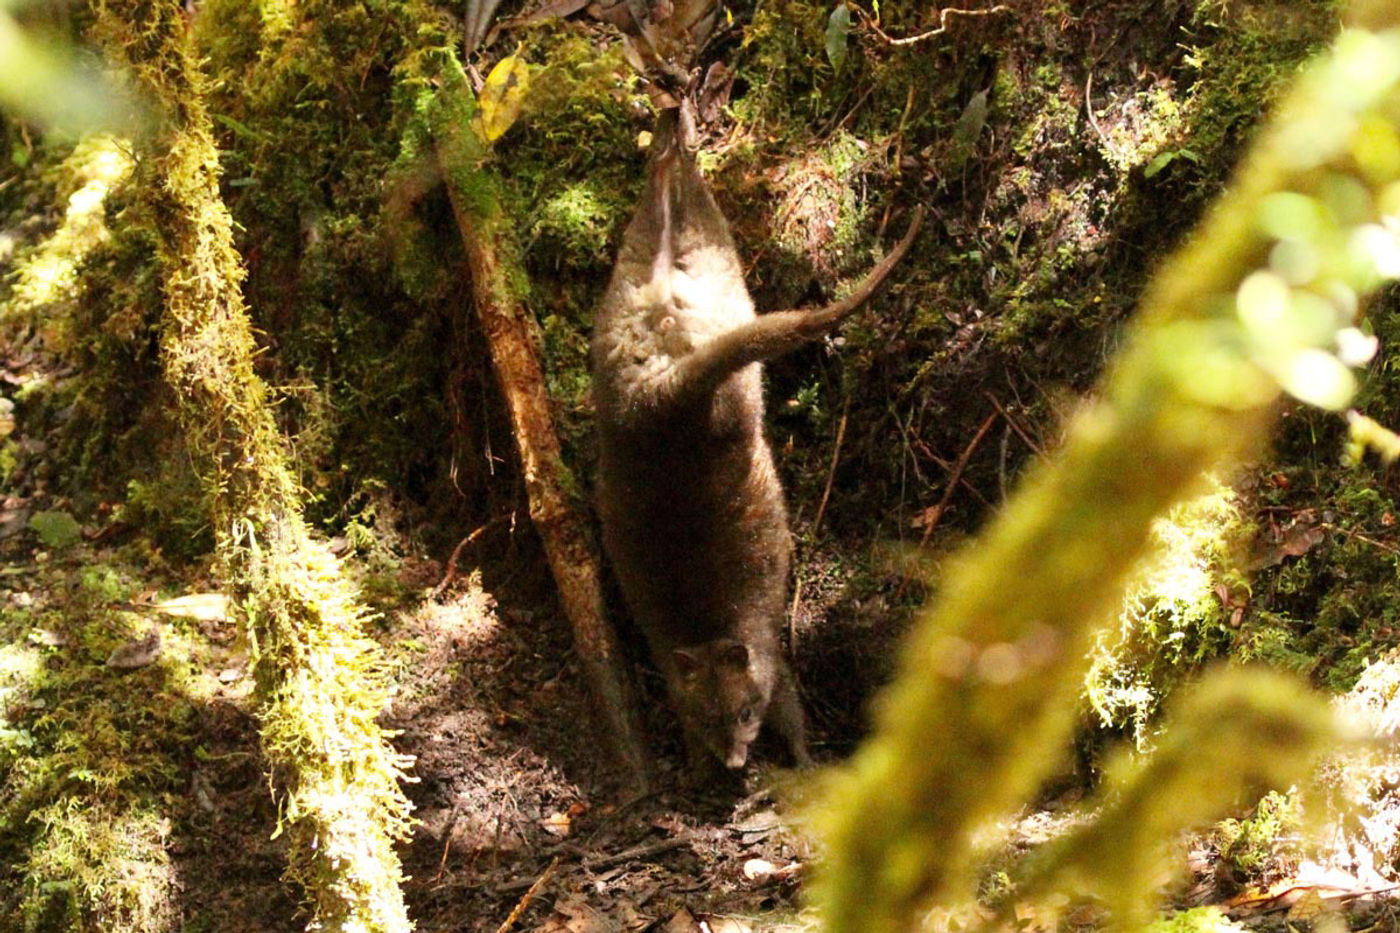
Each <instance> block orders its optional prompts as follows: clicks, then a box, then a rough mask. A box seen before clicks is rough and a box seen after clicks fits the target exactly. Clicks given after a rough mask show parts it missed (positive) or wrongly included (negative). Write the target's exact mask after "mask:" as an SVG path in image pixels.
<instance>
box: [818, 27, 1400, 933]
mask: <svg viewBox="0 0 1400 933" xmlns="http://www.w3.org/2000/svg"><path fill="white" fill-rule="evenodd" d="M1372 7H1373V9H1372V10H1371V11H1370V14H1369V15H1370V19H1369V20H1368V24H1369V25H1371V26H1372V28H1373V29H1375V30H1376V31H1366V30H1361V29H1356V30H1352V31H1349V32H1346V33H1343V35H1342V36H1341V38H1340V40H1339V41H1338V43H1337V45H1336V48H1335V50H1334V52H1333V53H1332V55H1331V56H1329V57H1327V58H1326V59H1324V60H1323V61H1321V62H1320V63H1319V64H1318V65H1316V66H1314V67H1313V68H1312V69H1311V70H1310V71H1309V72H1308V73H1307V74H1306V75H1305V76H1304V77H1303V79H1302V80H1301V81H1300V84H1299V87H1298V89H1297V90H1296V91H1295V92H1294V94H1293V95H1292V96H1291V97H1290V98H1289V99H1288V101H1287V102H1286V104H1285V106H1284V107H1283V108H1282V110H1281V112H1280V114H1279V116H1278V118H1277V120H1276V122H1275V124H1274V126H1273V128H1272V129H1271V130H1270V131H1269V132H1268V133H1267V134H1266V135H1265V136H1264V138H1263V139H1262V140H1261V142H1260V144H1259V145H1258V146H1257V147H1256V149H1255V151H1254V152H1253V153H1252V155H1251V157H1250V158H1249V159H1248V160H1247V162H1246V163H1245V165H1244V166H1243V167H1242V169H1241V171H1240V172H1239V174H1238V177H1237V178H1236V181H1235V184H1234V186H1233V188H1232V190H1231V192H1230V194H1229V195H1228V196H1227V197H1226V199H1225V200H1224V201H1223V202H1222V203H1221V204H1220V205H1219V206H1218V208H1217V209H1216V210H1215V212H1214V213H1213V214H1212V215H1211V217H1210V218H1209V219H1208V221H1207V222H1206V223H1205V224H1204V226H1203V227H1202V228H1201V230H1200V231H1199V232H1198V233H1197V235H1196V236H1195V237H1194V239H1193V240H1192V241H1191V242H1190V243H1189V244H1188V245H1187V246H1186V247H1185V248H1184V249H1183V250H1182V251H1181V252H1180V253H1179V254H1178V255H1176V256H1175V257H1174V258H1173V259H1172V260H1171V262H1169V263H1168V264H1167V265H1166V266H1165V267H1164V268H1163V270H1162V271H1161V273H1160V274H1159V276H1158V277H1157V279H1156V280H1155V283H1154V285H1153V287H1152V288H1150V289H1149V291H1148V293H1147V295H1146V296H1145V298H1144V309H1143V322H1142V326H1141V327H1140V328H1139V329H1138V331H1137V333H1136V336H1135V337H1134V338H1133V339H1132V341H1131V342H1130V344H1129V347H1128V349H1127V351H1126V352H1125V354H1124V355H1123V357H1122V358H1121V359H1120V360H1119V362H1118V363H1117V365H1116V366H1115V367H1114V369H1113V371H1112V372H1111V374H1110V375H1109V377H1108V379H1107V381H1106V383H1105V386H1104V389H1103V391H1102V394H1101V398H1100V399H1099V401H1097V402H1096V403H1094V404H1092V405H1091V406H1089V407H1088V408H1087V409H1086V410H1085V411H1084V412H1083V413H1082V414H1081V415H1080V416H1079V417H1078V419H1077V420H1076V422H1075V423H1074V425H1073V428H1072V431H1071V433H1070V436H1069V439H1068V441H1067V443H1066V446H1065V448H1064V450H1063V451H1062V452H1061V453H1060V454H1059V456H1057V457H1056V458H1054V460H1053V462H1051V463H1049V464H1046V465H1044V466H1042V467H1041V468H1039V469H1038V470H1037V471H1036V472H1035V473H1034V475H1032V476H1031V477H1030V478H1029V480H1028V482H1027V487H1026V488H1025V489H1024V490H1023V492H1022V494H1021V495H1019V496H1017V497H1016V498H1015V500H1014V501H1013V502H1011V503H1010V504H1009V505H1008V507H1007V508H1006V510H1005V511H1004V512H1003V513H1002V514H1001V516H1000V517H999V519H998V521H997V522H996V523H995V525H994V526H993V527H992V528H991V529H990V530H989V531H988V533H987V534H986V535H985V537H984V538H983V539H982V541H981V542H980V543H979V544H978V546H977V547H976V548H975V549H973V550H972V551H970V552H969V554H968V555H967V556H966V557H965V558H964V559H963V562H962V566H961V567H959V568H958V572H957V573H955V574H952V575H951V576H950V579H949V582H948V584H947V586H946V588H945V590H944V592H943V594H942V596H941V599H940V601H939V603H938V604H937V606H936V607H935V608H934V609H933V610H932V611H931V612H930V613H929V614H928V615H927V616H926V618H925V619H924V620H923V622H922V624H920V626H919V627H918V629H917V631H916V632H915V633H914V635H913V638H912V640H911V642H910V644H909V645H908V646H907V647H906V650H905V653H904V657H903V663H902V673H901V675H900V677H899V679H898V681H897V682H896V683H895V684H894V685H893V687H892V688H890V689H889V690H888V691H887V693H886V694H885V695H884V696H883V698H882V700H881V702H880V704H879V707H878V710H877V733H876V735H875V736H874V737H873V738H872V739H871V740H870V741H869V742H868V743H867V744H866V745H865V746H863V747H862V749H861V750H860V752H859V753H858V754H857V755H856V757H855V759H854V761H853V762H852V764H851V766H850V767H849V768H848V769H847V770H846V771H844V772H843V773H842V774H840V775H839V776H837V777H836V778H834V779H833V782H832V786H831V787H830V788H829V791H828V794H827V801H828V802H827V804H826V808H825V810H824V811H823V813H822V822H823V828H824V830H825V834H826V837H827V840H828V842H829V844H830V852H831V857H830V862H829V864H828V865H827V866H826V869H825V871H824V872H823V873H822V875H821V878H820V880H819V883H818V887H817V892H816V893H817V899H818V900H819V902H820V904H821V906H822V907H823V908H824V910H825V923H826V928H827V929H829V930H834V931H842V933H844V931H855V930H860V931H866V933H872V931H873V933H881V931H894V930H904V929H910V928H912V927H914V926H916V925H917V922H916V920H915V919H914V918H915V916H916V915H917V911H918V910H919V908H920V907H921V906H923V905H925V904H927V903H928V902H929V901H930V900H931V899H934V898H938V897H941V896H947V895H950V894H957V893H960V892H959V891H958V888H959V887H960V885H962V884H965V883H966V881H967V880H968V879H967V876H966V872H967V869H966V865H967V864H968V860H969V859H968V856H969V853H970V852H971V846H972V843H971V835H972V831H973V830H974V829H976V828H977V827H979V826H981V825H982V824H984V822H985V821H986V820H988V819H990V818H995V817H997V816H1000V815H1002V814H1004V813H1005V812H1006V811H1007V810H1008V809H1009V808H1010V807H1012V806H1014V805H1015V804H1016V803H1017V802H1018V801H1020V800H1023V799H1024V798H1025V796H1026V795H1027V794H1029V793H1030V792H1031V791H1032V790H1033V789H1034V788H1035V786H1036V784H1037V782H1039V781H1041V780H1043V779H1044V778H1045V777H1046V776H1047V775H1048V774H1049V773H1050V772H1051V771H1053V769H1054V768H1055V767H1056V766H1057V764H1058V761H1059V756H1060V751H1061V749H1062V748H1063V747H1064V744H1065V740H1066V738H1067V736H1068V733H1069V730H1070V728H1071V725H1072V720H1073V715H1074V711H1075V708H1076V705H1075V702H1074V700H1075V695H1076V693H1077V692H1078V690H1079V689H1080V685H1081V683H1082V680H1083V675H1084V668H1085V665H1086V659H1087V657H1088V655H1089V649H1090V646H1091V643H1092V638H1093V636H1094V633H1095V632H1096V630H1097V628H1098V626H1099V625H1100V624H1102V622H1103V621H1104V620H1105V619H1106V617H1107V616H1108V615H1109V614H1110V613H1111V612H1112V609H1113V608H1114V607H1115V606H1116V605H1117V603H1118V601H1119V600H1120V599H1121V596H1122V588H1123V585H1124V581H1125V579H1126V576H1127V574H1128V572H1129V570H1130V569H1131V567H1132V566H1133V563H1134V561H1135V560H1136V559H1137V558H1138V556H1139V555H1140V554H1141V553H1142V551H1143V548H1144V545H1145V543H1146V541H1147V538H1148V531H1149V527H1150V523H1151V522H1152V520H1153V519H1154V517H1156V516H1158V515H1160V514H1162V513H1163V512H1164V511H1165V510H1166V509H1167V508H1169V507H1170V506H1171V505H1173V504H1174V503H1176V502H1179V501H1181V500H1182V499H1183V498H1184V497H1185V496H1186V495H1188V494H1189V493H1190V492H1191V491H1192V490H1193V489H1194V488H1196V484H1197V483H1198V480H1199V477H1200V475H1201V473H1202V472H1203V471H1204V470H1207V469H1210V468H1218V467H1220V466H1221V465H1222V464H1226V463H1229V462H1232V461H1234V460H1236V459H1238V458H1239V457H1240V456H1241V455H1243V454H1246V453H1250V452H1253V451H1256V450H1257V449H1258V448H1259V445H1260V444H1261V442H1262V441H1263V440H1264V438H1265V437H1266V435H1267V432H1268V429H1269V427H1270V425H1271V423H1272V421H1273V415H1274V412H1275V410H1276V407H1277V400H1278V398H1279V397H1280V390H1281V389H1286V390H1287V391H1289V392H1291V393H1292V394H1294V395H1295V396H1298V397H1299V398H1302V399H1303V400H1305V401H1312V402H1316V403H1318V404H1321V405H1324V406H1326V407H1332V408H1337V407H1341V406H1342V405H1344V404H1345V403H1346V401H1347V400H1348V398H1349V397H1350V392H1351V388H1352V377H1351V374H1350V371H1349V370H1348V369H1347V368H1346V366H1345V365H1343V364H1344V362H1351V363H1355V362H1358V361H1359V360H1360V359H1363V358H1364V354H1363V353H1354V352H1352V350H1350V349H1349V345H1354V344H1356V343H1357V341H1362V342H1364V337H1362V335H1361V334H1359V332H1357V331H1355V330H1354V329H1351V324H1352V319H1353V317H1354V315H1355V312H1356V303H1357V296H1358V294H1360V293H1362V292H1364V291H1366V290H1368V289H1370V288H1373V287H1375V286H1376V285H1377V284H1379V282H1380V281H1382V280H1383V279H1385V278H1394V277H1396V276H1397V275H1400V262H1397V261H1396V258H1395V257H1396V256H1400V245H1397V242H1396V239H1395V232H1394V225H1395V218H1396V216H1400V11H1397V10H1396V8H1394V7H1393V5H1389V6H1388V5H1384V4H1373V5H1372ZM1382 27H1384V28H1385V29H1387V30H1388V31H1380V29H1381V28H1382ZM1334 354H1335V355H1334Z"/></svg>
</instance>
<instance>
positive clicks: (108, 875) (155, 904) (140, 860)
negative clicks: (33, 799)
mask: <svg viewBox="0 0 1400 933" xmlns="http://www.w3.org/2000/svg"><path fill="white" fill-rule="evenodd" d="M29 818H30V820H31V821H33V822H34V823H36V824H38V826H39V827H40V828H39V831H38V836H37V839H36V841H35V843H34V846H33V848H32V849H31V851H30V856H29V861H28V865H27V872H26V883H25V892H24V904H23V907H22V911H23V915H24V921H25V929H26V930H34V931H45V930H53V931H58V930H69V929H71V930H87V929H97V928H100V929H102V930H103V931H106V933H163V931H167V930H174V929H176V928H177V924H178V919H179V910H178V907H177V901H176V894H177V892H178V889H179V881H178V878H177V877H176V874H175V870H174V867H173V866H172V865H171V864H170V856H169V853H168V852H167V851H166V841H167V837H168V836H169V834H170V821H169V819H167V818H166V817H165V816H163V815H162V814H161V813H160V812H158V811H157V810H155V809H154V808H151V807H149V806H133V807H129V808H126V809H113V808H112V806H111V805H109V804H107V803H97V802H92V801H79V800H75V799H71V798H70V799H65V800H61V801H58V802H55V803H53V804H50V805H49V806H46V807H44V808H42V809H40V810H37V811H35V812H34V813H32V814H31V815H30V817H29ZM94 923H95V924H96V925H94Z"/></svg>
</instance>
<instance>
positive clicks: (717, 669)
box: [671, 638, 773, 768]
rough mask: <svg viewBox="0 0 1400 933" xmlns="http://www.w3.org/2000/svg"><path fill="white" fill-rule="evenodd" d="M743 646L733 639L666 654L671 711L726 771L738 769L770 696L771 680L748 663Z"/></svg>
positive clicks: (766, 707) (746, 649)
mask: <svg viewBox="0 0 1400 933" xmlns="http://www.w3.org/2000/svg"><path fill="white" fill-rule="evenodd" d="M751 660H752V659H751V658H750V657H749V649H748V646H747V645H745V644H744V643H743V642H742V641H738V640H737V639H733V638H717V639H715V640H714V641H710V642H705V643H704V644H700V645H692V646H690V647H686V648H677V649H676V650H675V651H673V652H672V653H671V663H672V666H673V668H674V670H673V673H672V676H671V694H672V696H673V697H674V699H675V701H676V705H677V707H678V709H677V712H678V713H679V714H680V716H681V718H682V719H683V720H684V721H685V722H686V723H687V724H688V725H689V727H690V729H691V730H692V731H693V732H694V733H695V735H696V737H697V738H699V739H701V740H702V741H703V742H704V743H705V747H706V748H707V749H709V750H710V752H711V753H712V754H714V756H715V757H716V758H718V759H719V760H720V761H722V762H724V764H725V766H726V767H729V768H742V767H743V766H744V763H745V762H746V761H748V757H749V746H750V745H752V744H753V742H754V740H755V739H757V738H758V729H759V726H761V725H762V724H763V717H764V715H765V714H766V713H767V712H768V701H769V699H770V698H771V697H772V694H773V684H772V683H771V678H764V677H762V676H760V675H761V672H760V671H759V670H756V666H755V665H754V664H752V663H751Z"/></svg>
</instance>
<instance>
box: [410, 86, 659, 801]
mask: <svg viewBox="0 0 1400 933" xmlns="http://www.w3.org/2000/svg"><path fill="white" fill-rule="evenodd" d="M458 77H460V74H459V75H458ZM445 83H446V87H445V88H443V89H442V90H441V91H440V92H438V94H437V95H436V97H435V99H434V101H433V104H432V106H431V107H430V108H429V111H428V113H429V122H428V127H427V132H428V133H429V134H430V135H431V136H432V144H433V147H434V151H435V152H436V156H437V162H438V169H439V171H440V173H441V175H442V178H443V180H444V181H445V183H446V186H447V194H448V197H449V199H450V200H451V202H452V211H453V214H454V215H455V217H456V220H457V227H458V230H459V231H460V233H461V238H462V246H463V249H464V251H465V252H466V256H467V263H468V265H469V267H470V272H471V290H472V300H473V303H474V305H475V308H476V314H477V317H478V318H479V319H480V321H481V327H482V331H483V332H484V333H485V335H486V342H487V346H488V347H489V349H490V353H491V361H492V364H493V366H494V367H495V371H496V378H497V381H498V382H499V384H500V386H501V392H502V394H503V395H504V396H505V398H506V404H507V406H508V408H509V409H510V417H511V422H512V424H513V426H514V429H515V441H516V446H517V448H518V450H519V452H520V463H521V467H522V469H523V471H524V474H525V491H526V494H527V496H528V497H529V502H530V518H531V519H532V521H533V522H534V525H535V529H536V530H537V531H538V532H539V535H540V540H541V542H542V543H543V545H544V550H545V556H546V558H547V559H548V561H549V567H550V571H551V573H552V574H553V576H554V582H555V585H556V586H557V587H558V590H559V598H560V601H561V602H562V603H563V606H564V612H565V614H566V615H567V616H568V618H569V624H570V627H571V629H572V633H573V643H574V652H575V654H576V655H577V657H578V660H579V663H580V664H581V665H582V666H583V669H584V675H585V677H586V679H587V682H588V686H589V689H590V691H591V692H592V694H593V701H594V706H595V708H596V710H597V714H598V717H599V720H600V723H599V725H600V726H601V728H602V730H603V732H604V733H605V736H606V738H607V740H608V742H609V744H610V745H611V746H612V750H613V753H614V755H615V756H616V758H617V760H618V762H619V763H620V764H621V766H622V768H623V770H624V772H625V773H626V774H627V776H628V778H629V779H630V780H631V782H632V783H633V784H634V785H635V786H636V787H638V788H641V787H644V786H645V785H646V783H647V757H646V753H645V750H644V746H643V743H642V738H641V728H640V725H639V723H638V719H637V714H636V709H637V706H636V702H635V699H634V697H633V693H632V688H631V680H630V678H629V677H628V673H627V668H626V664H625V662H624V658H623V655H622V651H621V647H620V646H619V644H618V639H617V634H616V632H615V630H614V629H613V627H612V624H611V623H610V622H609V620H608V618H607V614H606V611H605V609H604V605H603V588H602V558H601V555H600V552H599V550H598V547H597V544H596V543H595V542H594V540H593V538H592V536H591V535H590V533H589V531H588V526H587V523H586V521H585V519H584V516H583V515H582V514H581V513H580V512H579V509H578V508H577V507H576V506H575V505H574V504H573V502H572V501H571V500H570V497H569V494H568V492H567V490H568V489H569V488H571V487H573V486H574V485H575V484H573V483H571V482H569V477H568V468H567V467H566V466H565V465H564V461H563V457H562V455H561V451H560V447H559V438H558V435H557V434H556V433H555V430H554V422H553V418H552V417H551V415H550V410H549V394H548V391H547V389H546V386H545V378H544V367H543V365H542V363H541V361H540V350H539V340H538V335H537V331H536V327H535V325H534V322H533V320H532V319H531V317H530V315H529V312H528V311H527V310H526V309H525V308H524V307H523V305H522V303H521V300H520V298H519V296H518V294H517V292H516V290H515V287H514V286H513V284H512V279H513V278H515V277H518V272H519V270H518V268H517V265H518V263H517V260H516V251H515V247H514V241H513V239H512V231H511V230H510V228H509V225H508V219H507V218H506V216H505V213H504V211H503V210H502V208H501V200H500V198H499V197H498V196H497V194H496V192H495V191H494V182H493V180H492V179H491V178H490V176H489V175H488V174H487V172H486V171H485V170H484V169H483V168H482V163H483V162H484V161H485V158H486V155H487V148H486V145H485V143H484V142H483V141H482V140H481V139H480V138H479V137H478V136H477V134H476V132H475V131H474V130H473V129H472V120H471V116H472V111H473V106H472V104H473V101H472V98H471V96H470V91H469V90H468V88H467V86H466V82H465V81H464V80H462V81H457V80H448V81H446V82H445Z"/></svg>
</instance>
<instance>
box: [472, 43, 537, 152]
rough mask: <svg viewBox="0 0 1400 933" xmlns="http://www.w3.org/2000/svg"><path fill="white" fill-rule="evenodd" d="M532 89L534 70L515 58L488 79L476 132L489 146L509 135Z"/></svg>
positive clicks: (504, 61)
mask: <svg viewBox="0 0 1400 933" xmlns="http://www.w3.org/2000/svg"><path fill="white" fill-rule="evenodd" d="M529 86H530V66H529V65H528V64H527V63H526V62H524V61H521V60H520V58H518V57H517V56H515V55H507V56H506V57H505V58H503V59H501V60H500V61H499V62H497V63H496V67H494V68H492V69H491V73H490V74H488V75H487V76H486V83H485V85H483V86H482V88H481V94H480V95H479V96H478V98H477V108H478V114H477V118H476V130H477V132H478V133H480V134H481V138H482V139H484V140H486V141H487V142H488V143H491V142H495V141H496V140H498V139H500V138H501V137H502V136H504V135H505V132H506V130H508V129H510V128H511V125H512V124H514V123H515V121H516V120H517V119H519V117H520V108H521V106H522V105H523V104H524V100H525V89H526V88H527V87H529Z"/></svg>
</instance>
